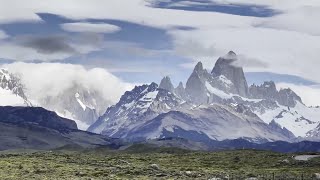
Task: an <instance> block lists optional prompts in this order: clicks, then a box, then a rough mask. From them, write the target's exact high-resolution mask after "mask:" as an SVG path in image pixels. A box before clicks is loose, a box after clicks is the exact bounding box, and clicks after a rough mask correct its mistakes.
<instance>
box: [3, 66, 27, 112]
mask: <svg viewBox="0 0 320 180" xmlns="http://www.w3.org/2000/svg"><path fill="white" fill-rule="evenodd" d="M30 105H31V103H30V102H29V101H28V99H27V97H26V95H25V94H24V91H23V85H22V84H21V83H20V79H19V78H18V77H16V76H14V75H12V74H10V73H9V72H8V71H7V70H5V69H0V106H30Z"/></svg>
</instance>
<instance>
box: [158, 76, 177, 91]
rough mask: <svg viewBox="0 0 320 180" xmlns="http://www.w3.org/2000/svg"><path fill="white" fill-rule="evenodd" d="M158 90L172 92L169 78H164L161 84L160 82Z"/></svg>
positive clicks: (172, 88)
mask: <svg viewBox="0 0 320 180" xmlns="http://www.w3.org/2000/svg"><path fill="white" fill-rule="evenodd" d="M159 88H160V89H165V90H167V91H169V92H173V91H174V87H173V85H172V83H171V80H170V77H169V76H165V77H164V78H163V79H162V80H161V82H160V85H159Z"/></svg>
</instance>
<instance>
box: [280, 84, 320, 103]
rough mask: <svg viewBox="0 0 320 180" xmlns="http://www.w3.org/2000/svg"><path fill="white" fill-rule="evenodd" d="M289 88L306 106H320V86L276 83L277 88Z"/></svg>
mask: <svg viewBox="0 0 320 180" xmlns="http://www.w3.org/2000/svg"><path fill="white" fill-rule="evenodd" d="M288 87H289V88H290V89H292V90H293V91H294V92H296V93H297V94H298V95H299V96H300V97H301V99H302V101H303V102H304V103H305V104H306V105H308V106H319V105H320V85H312V86H303V85H296V84H289V83H277V88H278V89H281V88H288Z"/></svg>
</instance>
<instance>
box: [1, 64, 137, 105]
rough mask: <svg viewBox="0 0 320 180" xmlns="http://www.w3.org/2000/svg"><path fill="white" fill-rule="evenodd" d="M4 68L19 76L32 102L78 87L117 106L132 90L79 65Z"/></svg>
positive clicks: (105, 74) (102, 71)
mask: <svg viewBox="0 0 320 180" xmlns="http://www.w3.org/2000/svg"><path fill="white" fill-rule="evenodd" d="M3 66H4V67H5V68H7V69H8V70H9V71H10V72H11V73H14V74H18V75H20V77H21V80H22V83H23V84H25V85H26V92H27V94H28V95H29V96H30V97H36V98H38V99H35V101H37V100H41V99H43V98H45V97H47V96H56V95H58V94H59V93H61V92H63V91H65V90H67V89H69V88H71V87H72V86H73V85H74V84H79V85H82V86H84V87H87V88H88V89H90V90H93V91H96V92H99V93H101V94H102V95H103V97H104V98H105V100H108V101H111V102H112V103H116V102H117V101H118V100H119V98H120V96H121V95H122V94H123V93H124V92H125V91H126V90H131V88H132V87H133V86H132V84H129V83H125V82H123V81H122V80H121V79H119V78H117V77H116V76H114V75H112V74H111V73H109V72H108V71H106V70H105V69H102V68H93V69H85V68H84V67H83V66H80V65H71V64H60V63H40V64H34V63H13V64H5V65H3Z"/></svg>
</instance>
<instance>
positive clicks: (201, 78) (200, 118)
mask: <svg viewBox="0 0 320 180" xmlns="http://www.w3.org/2000/svg"><path fill="white" fill-rule="evenodd" d="M237 59H238V57H237V55H236V53H234V52H233V51H230V52H228V53H227V54H226V55H224V56H222V57H220V58H219V59H218V60H217V61H216V63H215V66H214V67H213V68H212V70H211V71H209V72H208V71H207V70H206V69H204V68H203V65H202V63H201V62H199V63H197V65H196V66H195V67H194V70H193V71H192V73H191V75H190V77H189V78H188V80H187V82H186V83H183V82H180V83H179V85H178V86H177V87H174V85H173V84H172V82H171V80H170V77H168V76H166V77H164V78H163V79H162V81H161V82H160V84H159V85H158V84H156V83H154V82H153V83H151V84H146V85H141V86H136V87H135V88H133V89H132V90H131V91H127V92H125V93H124V94H123V95H122V97H121V98H120V100H119V102H118V103H116V104H114V105H111V103H110V102H108V101H105V100H104V98H101V94H99V93H98V92H95V91H93V90H92V89H88V88H85V87H83V86H81V85H78V84H75V85H74V86H72V88H69V89H67V90H66V91H63V92H62V93H60V94H59V95H57V96H54V97H50V96H48V97H47V98H45V99H43V100H42V101H38V102H35V101H33V100H32V99H37V98H35V97H30V96H28V94H26V93H25V87H24V85H23V84H22V83H21V81H20V80H19V77H18V76H16V75H14V74H11V73H10V72H9V71H8V70H5V69H1V71H0V87H1V88H0V97H1V106H26V107H28V106H29V107H32V106H41V107H44V108H46V109H48V110H51V111H55V112H56V113H57V114H58V115H60V116H63V117H65V118H70V119H72V120H75V122H76V123H77V125H78V128H80V129H83V130H85V129H86V127H88V126H90V127H89V128H88V129H87V130H88V131H90V132H93V133H97V134H102V135H104V136H105V137H111V138H120V139H124V140H127V141H131V142H132V141H133V142H137V141H145V140H150V139H164V138H183V139H187V140H190V141H194V142H201V143H205V144H210V143H212V142H215V141H224V140H232V139H239V138H240V139H245V140H247V141H250V142H252V143H265V142H273V141H287V142H296V141H302V140H311V141H320V133H319V132H320V119H319V118H318V117H320V108H319V107H307V106H306V105H304V104H303V100H302V99H301V98H300V97H299V95H297V94H296V93H295V92H293V91H292V90H291V89H289V88H288V89H281V90H277V88H276V85H275V83H274V82H272V81H267V82H265V83H263V84H261V85H255V84H253V85H251V86H248V84H247V81H246V78H245V75H244V72H243V69H242V67H240V66H239V64H238V63H237ZM184 84H185V86H184ZM110 105H111V106H110ZM7 110H8V111H11V112H12V110H11V109H10V108H4V109H2V112H3V113H4V114H5V113H6V112H5V111H7ZM8 114H9V112H8ZM53 115H54V114H53ZM21 116H22V117H23V115H21ZM54 116H57V115H54ZM45 117H51V116H45ZM13 119H15V118H13ZM4 120H5V119H4ZM9 121H11V120H10V119H9V120H8V121H5V122H2V123H8V122H9ZM44 121H48V123H50V124H51V123H52V124H55V122H54V121H52V122H49V121H51V120H50V118H48V119H42V122H44ZM15 122H19V123H21V121H11V125H10V126H12V123H13V124H14V126H16V125H17V124H15ZM18 126H19V128H21V124H19V125H18ZM40 126H43V125H41V124H40ZM46 128H48V127H46ZM68 129H77V127H75V128H68ZM80 134H81V133H80ZM98 137H99V136H98ZM99 138H100V137H99ZM99 141H100V140H99ZM101 141H102V140H101ZM65 144H66V143H65Z"/></svg>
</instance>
